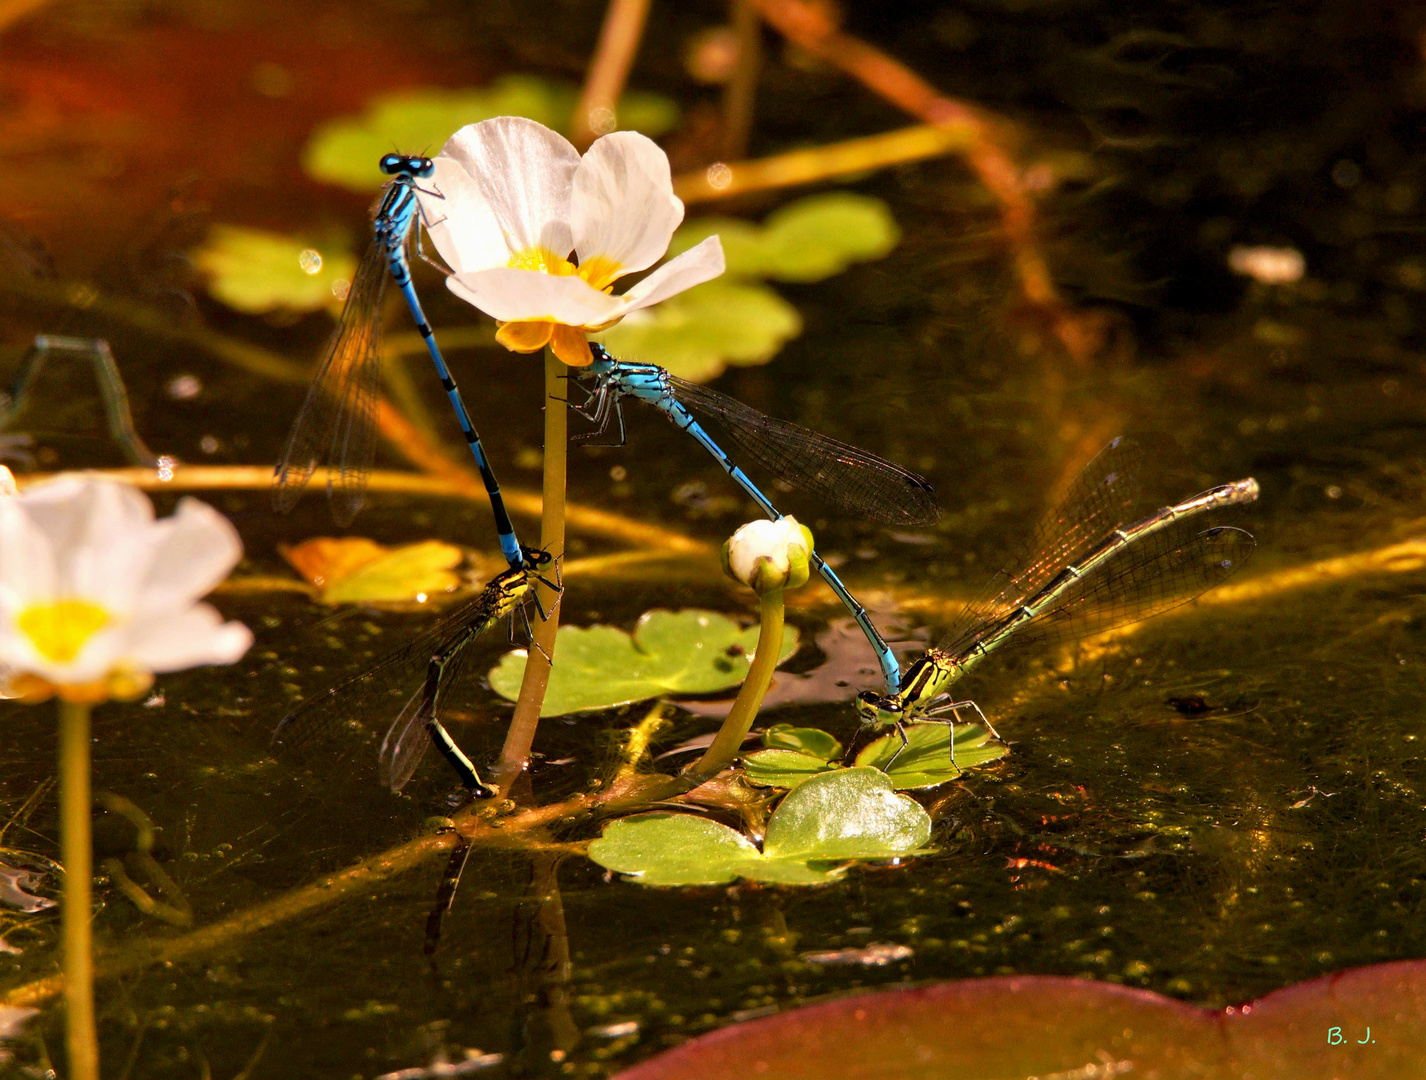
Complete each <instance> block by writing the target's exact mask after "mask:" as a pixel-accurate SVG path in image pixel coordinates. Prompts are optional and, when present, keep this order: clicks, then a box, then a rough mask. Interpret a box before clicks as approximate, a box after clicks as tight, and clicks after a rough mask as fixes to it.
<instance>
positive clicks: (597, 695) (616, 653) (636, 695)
mask: <svg viewBox="0 0 1426 1080" xmlns="http://www.w3.org/2000/svg"><path fill="white" fill-rule="evenodd" d="M757 642H758V628H757V627H756V626H753V627H749V628H748V629H746V630H744V629H742V628H740V627H739V626H738V624H737V623H736V622H734V621H733V620H732V619H730V618H728V617H727V616H726V615H720V614H719V613H718V612H716V611H700V610H697V609H688V610H685V611H649V612H645V613H644V614H643V615H642V616H641V617H640V618H639V621H638V624H637V625H636V626H635V627H634V633H633V634H632V635H629V634H627V633H625V632H624V631H623V630H619V629H617V628H615V627H612V626H590V627H578V626H562V627H560V629H559V635H558V636H557V637H556V639H555V655H556V656H557V657H558V658H559V661H558V663H556V664H555V666H554V668H553V669H552V670H551V672H550V685H549V689H548V690H547V691H546V692H545V704H544V707H543V708H542V710H541V712H540V715H541V716H564V715H565V714H567V713H574V712H589V711H591V710H594V709H608V708H612V707H613V706H615V705H627V704H629V703H630V702H634V701H643V700H645V699H647V698H654V697H662V696H663V695H665V694H711V693H713V692H715V691H718V690H726V689H727V688H728V687H730V686H737V685H739V684H740V683H741V682H742V681H743V679H745V678H746V677H747V674H748V667H749V664H750V663H751V661H750V656H751V654H752V652H753V650H754V649H755V648H756V647H757ZM796 648H797V630H796V628H795V627H792V626H784V627H783V632H782V652H781V654H780V657H779V662H781V660H786V659H787V658H788V657H789V656H791V655H792V653H793V652H794V651H795V650H796ZM524 675H525V653H524V652H523V651H520V652H511V653H506V654H505V655H504V656H503V657H501V658H500V663H499V664H497V665H496V667H495V668H494V670H492V671H491V673H490V685H491V686H492V687H494V689H495V692H496V693H498V694H499V695H500V696H501V697H505V698H508V699H509V700H511V701H514V700H515V699H516V698H517V697H518V696H519V694H520V681H521V679H522V678H523V677H524Z"/></svg>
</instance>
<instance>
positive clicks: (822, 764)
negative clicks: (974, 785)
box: [743, 724, 1010, 791]
mask: <svg viewBox="0 0 1426 1080" xmlns="http://www.w3.org/2000/svg"><path fill="white" fill-rule="evenodd" d="M905 730H906V743H905V745H904V746H903V744H902V742H901V736H900V735H897V734H896V733H894V732H893V733H892V734H890V735H883V736H882V737H881V738H879V739H876V740H875V741H873V742H871V743H869V744H867V745H866V746H864V747H863V748H862V749H861V751H860V752H859V753H858V754H857V757H856V761H855V765H856V766H865V767H870V768H873V769H880V770H881V771H882V772H884V773H886V774H887V776H889V777H890V778H891V781H892V783H893V784H894V785H895V787H896V790H897V791H910V790H913V789H915V788H928V787H935V786H936V785H938V784H945V783H948V782H949V781H951V780H955V779H957V778H958V777H959V776H960V775H961V773H962V772H964V771H965V770H966V769H973V768H975V767H976V766H979V765H988V764H989V763H990V762H992V761H996V760H998V759H999V758H1002V757H1004V756H1005V755H1006V754H1008V753H1009V752H1010V751H1009V749H1008V748H1007V747H1006V746H1005V744H1004V743H1001V742H999V741H995V740H993V739H992V738H991V734H990V732H989V731H987V730H986V729H985V728H983V727H982V726H981V725H979V724H959V725H956V728H955V736H956V741H955V753H956V756H955V761H954V762H953V761H952V760H951V726H950V725H949V724H908V725H907V727H906V729H905ZM818 736H820V737H821V738H819V737H818ZM763 745H764V746H766V747H767V749H765V750H756V751H754V752H753V753H751V754H748V755H747V756H746V757H745V758H744V759H743V769H744V775H745V776H746V777H747V780H748V783H750V784H757V785H758V786H760V787H777V788H794V787H796V786H797V785H798V784H801V783H802V782H803V781H805V780H807V779H808V778H810V777H813V776H819V775H821V774H823V773H828V772H835V771H837V770H839V769H842V768H844V766H843V765H841V764H840V763H839V761H838V758H840V756H841V753H842V745H841V743H839V742H837V741H836V740H835V739H833V738H832V737H831V736H830V735H828V734H827V733H826V732H825V731H818V730H817V729H815V728H779V727H774V728H770V729H769V730H768V731H767V733H766V734H765V735H764V736H763Z"/></svg>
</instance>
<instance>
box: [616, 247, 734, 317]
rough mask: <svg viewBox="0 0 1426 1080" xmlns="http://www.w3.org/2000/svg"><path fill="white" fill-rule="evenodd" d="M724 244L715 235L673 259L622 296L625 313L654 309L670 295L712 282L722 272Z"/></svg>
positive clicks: (621, 312)
mask: <svg viewBox="0 0 1426 1080" xmlns="http://www.w3.org/2000/svg"><path fill="white" fill-rule="evenodd" d="M723 269H724V262H723V244H722V241H720V240H719V239H718V238H717V237H716V236H710V237H708V239H706V240H704V241H703V242H702V243H701V244H697V245H695V246H694V247H691V248H689V249H688V250H687V251H685V252H684V253H683V254H682V255H680V256H678V257H677V258H674V259H670V260H669V261H668V262H666V263H664V264H663V265H662V266H660V267H659V268H658V269H657V270H655V271H654V272H653V273H652V274H650V275H649V276H648V277H646V278H644V280H643V281H641V282H639V283H638V284H637V285H635V286H634V287H633V288H632V289H630V290H629V291H628V292H626V293H625V294H624V295H623V296H621V297H619V299H620V300H622V301H623V310H621V311H620V314H621V315H622V314H624V312H628V311H637V310H639V308H646V307H651V306H653V305H654V304H657V303H659V302H660V301H663V300H667V299H668V298H669V297H670V296H676V295H677V294H678V293H681V292H685V291H687V290H688V289H691V288H693V287H694V286H695V285H702V284H703V283H704V282H705V281H712V280H713V279H714V278H715V277H717V276H718V275H719V274H721V273H722V272H723Z"/></svg>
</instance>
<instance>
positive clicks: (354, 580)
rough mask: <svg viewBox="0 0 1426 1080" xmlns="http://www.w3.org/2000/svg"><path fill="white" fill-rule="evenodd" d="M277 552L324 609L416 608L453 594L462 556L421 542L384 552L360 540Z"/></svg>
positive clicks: (317, 542) (325, 541) (319, 540)
mask: <svg viewBox="0 0 1426 1080" xmlns="http://www.w3.org/2000/svg"><path fill="white" fill-rule="evenodd" d="M278 551H279V552H280V553H281V554H282V557H283V558H284V559H286V560H287V561H288V562H289V563H290V564H291V565H292V567H293V569H295V570H296V571H297V572H298V573H299V574H301V575H302V576H303V577H304V578H306V579H307V581H308V582H309V583H310V584H311V585H313V586H314V587H315V588H316V589H317V590H318V598H319V599H320V600H321V601H322V602H323V603H325V604H383V605H421V604H426V603H428V602H430V601H432V600H438V599H439V598H441V597H443V596H448V595H451V594H453V593H454V592H455V591H456V590H457V589H459V588H460V586H461V585H463V584H465V578H464V577H463V576H462V575H461V574H460V573H458V572H457V570H456V568H457V567H459V566H460V565H461V563H462V562H464V561H465V559H466V553H465V552H464V551H462V550H461V549H460V548H458V547H456V546H455V545H454V544H447V543H443V542H442V541H439V540H424V541H422V542H420V543H417V544H405V545H403V546H401V547H396V548H389V547H384V546H383V545H381V544H378V543H377V542H376V541H375V540H368V539H367V538H365V537H359V536H356V537H331V536H316V537H313V538H312V539H310V540H304V541H303V542H302V543H300V544H297V545H295V546H288V545H286V544H283V545H279V547H278Z"/></svg>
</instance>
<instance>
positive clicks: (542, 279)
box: [446, 267, 620, 326]
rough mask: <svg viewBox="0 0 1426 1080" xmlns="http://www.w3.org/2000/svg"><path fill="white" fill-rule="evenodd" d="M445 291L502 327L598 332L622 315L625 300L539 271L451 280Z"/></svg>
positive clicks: (489, 272)
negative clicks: (545, 324) (536, 325)
mask: <svg viewBox="0 0 1426 1080" xmlns="http://www.w3.org/2000/svg"><path fill="white" fill-rule="evenodd" d="M446 287H447V288H449V289H450V290H451V292H453V293H455V294H456V295H457V296H459V297H460V298H461V299H462V300H465V301H467V302H468V303H471V304H474V305H475V306H476V307H478V308H480V310H481V311H483V312H485V313H486V314H487V315H489V316H491V317H492V318H495V319H497V320H499V321H500V322H523V321H536V320H548V321H550V322H557V323H564V324H565V325H566V326H599V325H601V324H603V323H606V322H608V321H609V320H610V319H614V318H617V317H618V315H619V313H620V298H619V297H615V296H610V295H609V294H608V293H602V292H600V291H599V290H598V289H592V288H590V287H589V283H588V282H586V281H585V280H584V279H583V278H581V277H575V276H574V275H569V276H566V277H555V276H554V275H552V274H545V273H541V272H540V271H538V270H512V269H510V268H508V267H502V268H500V269H497V270H481V271H480V272H478V273H474V274H458V275H455V276H452V277H448V278H446Z"/></svg>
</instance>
